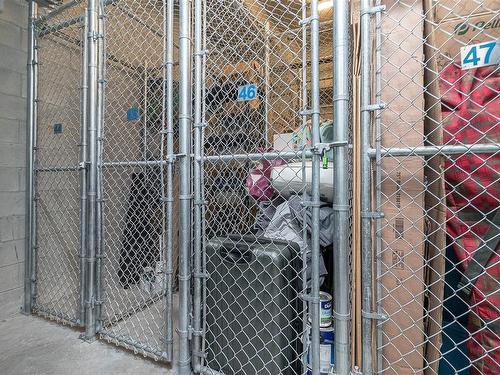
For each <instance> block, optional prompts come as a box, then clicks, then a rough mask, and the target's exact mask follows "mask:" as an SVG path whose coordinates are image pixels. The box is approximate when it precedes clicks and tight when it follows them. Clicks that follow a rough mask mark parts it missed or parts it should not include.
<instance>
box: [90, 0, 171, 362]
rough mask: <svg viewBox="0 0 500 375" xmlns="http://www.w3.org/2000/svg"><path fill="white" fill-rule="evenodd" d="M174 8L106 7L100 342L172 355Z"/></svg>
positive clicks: (144, 4)
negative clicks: (102, 340) (101, 340)
mask: <svg viewBox="0 0 500 375" xmlns="http://www.w3.org/2000/svg"><path fill="white" fill-rule="evenodd" d="M174 12H175V9H174V6H173V2H172V1H169V3H168V4H167V2H166V1H163V2H162V1H143V0H138V1H109V2H104V3H101V7H100V14H101V20H102V21H101V23H100V31H99V33H100V34H101V36H102V38H103V44H102V50H103V51H104V55H103V56H101V58H102V59H103V61H104V63H103V64H102V72H101V74H102V78H101V79H102V81H101V82H103V93H104V95H103V99H102V105H103V107H102V111H103V116H102V120H103V125H102V134H101V135H100V138H101V140H102V145H101V146H100V149H101V151H100V154H99V155H98V159H99V161H98V164H99V166H100V167H99V168H100V178H101V180H100V189H101V193H100V194H101V195H102V202H101V205H100V207H101V213H100V215H98V216H100V217H101V220H102V239H101V244H102V256H103V261H102V270H101V275H100V276H99V274H98V275H97V277H98V278H99V277H101V280H100V283H101V285H102V310H101V311H100V316H99V320H100V322H99V327H100V328H99V335H100V337H102V338H104V339H106V340H108V341H111V342H114V343H116V344H119V345H122V346H125V347H127V348H129V349H132V350H133V351H134V352H136V353H141V354H143V355H144V356H149V357H152V358H153V359H155V360H162V361H167V362H170V361H172V357H173V313H174V306H176V305H177V303H175V304H174V295H173V287H174V274H175V271H176V267H175V264H176V254H177V230H178V224H177V222H178V221H177V215H176V214H175V213H176V212H177V211H178V203H177V193H176V191H177V187H176V184H177V178H176V177H175V175H174V159H173V154H174V147H176V146H175V145H176V144H177V141H176V139H177V137H176V136H175V137H174V128H176V121H174V116H175V115H176V112H177V105H176V104H175V103H176V100H177V99H176V97H177V90H176V89H175V88H176V85H174V74H175V71H174V69H173V63H174V60H173V59H174V54H173V43H174V40H173V35H174V34H173V29H174V27H175V26H174V22H173V19H174Z"/></svg>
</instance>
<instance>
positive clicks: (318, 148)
mask: <svg viewBox="0 0 500 375" xmlns="http://www.w3.org/2000/svg"><path fill="white" fill-rule="evenodd" d="M348 144H349V143H348V142H347V141H339V142H330V143H316V144H315V145H314V147H313V148H312V149H311V151H312V152H313V153H314V154H316V155H323V153H325V152H326V151H330V150H331V149H332V148H334V147H344V146H348Z"/></svg>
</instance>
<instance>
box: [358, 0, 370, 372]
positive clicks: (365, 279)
mask: <svg viewBox="0 0 500 375" xmlns="http://www.w3.org/2000/svg"><path fill="white" fill-rule="evenodd" d="M370 28H371V0H361V101H360V102H361V132H360V134H361V158H360V159H361V273H362V274H361V284H362V285H361V290H362V296H361V299H362V303H361V308H362V327H361V331H362V370H363V373H364V374H372V318H371V315H370V314H371V311H372V242H371V234H372V227H371V224H372V218H371V200H370V199H371V160H370V157H369V156H368V149H369V148H370V137H371V111H370V109H369V106H370V104H371V78H370V77H371V75H370V69H371V59H372V55H371V32H370Z"/></svg>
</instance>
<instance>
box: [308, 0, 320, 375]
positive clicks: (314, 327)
mask: <svg viewBox="0 0 500 375" xmlns="http://www.w3.org/2000/svg"><path fill="white" fill-rule="evenodd" d="M310 24H311V122H312V144H313V145H314V146H315V147H316V151H315V152H314V153H313V155H312V173H311V174H312V176H311V185H312V186H311V190H312V191H311V202H309V203H310V204H311V206H312V207H311V216H312V232H311V292H310V293H311V294H310V298H309V314H310V315H311V316H312V319H311V331H312V332H311V352H312V355H311V357H312V360H311V364H312V366H311V368H312V373H313V375H319V373H320V343H319V318H320V317H319V258H320V248H319V224H320V223H319V214H320V212H319V208H320V204H321V203H320V191H319V189H320V175H319V169H320V165H321V154H320V153H319V152H318V148H317V146H318V145H319V143H320V135H319V122H320V119H319V115H320V103H319V100H320V97H319V75H320V72H319V14H318V1H317V0H312V1H311V15H310Z"/></svg>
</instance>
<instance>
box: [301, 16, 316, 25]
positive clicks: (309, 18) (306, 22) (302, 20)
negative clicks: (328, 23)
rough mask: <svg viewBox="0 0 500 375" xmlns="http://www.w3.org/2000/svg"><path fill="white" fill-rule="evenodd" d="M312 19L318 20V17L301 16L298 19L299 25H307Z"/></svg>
mask: <svg viewBox="0 0 500 375" xmlns="http://www.w3.org/2000/svg"><path fill="white" fill-rule="evenodd" d="M312 21H319V17H318V16H316V17H313V16H311V17H306V18H303V19H301V20H300V21H299V26H306V25H309V24H310V23H311V22H312Z"/></svg>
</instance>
